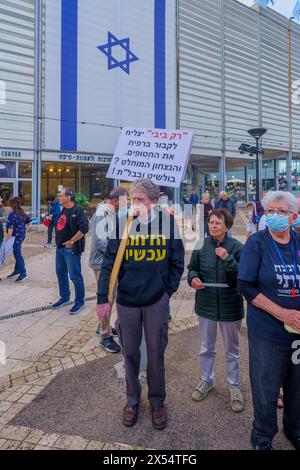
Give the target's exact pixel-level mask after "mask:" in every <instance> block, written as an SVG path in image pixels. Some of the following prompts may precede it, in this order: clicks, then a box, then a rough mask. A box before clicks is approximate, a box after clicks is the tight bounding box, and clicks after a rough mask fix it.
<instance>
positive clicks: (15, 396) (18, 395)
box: [7, 392, 22, 403]
mask: <svg viewBox="0 0 300 470" xmlns="http://www.w3.org/2000/svg"><path fill="white" fill-rule="evenodd" d="M21 397H22V393H17V392H14V393H11V394H10V395H9V396H8V397H7V401H10V402H12V403H13V402H17V401H18V400H19V399H20V398H21Z"/></svg>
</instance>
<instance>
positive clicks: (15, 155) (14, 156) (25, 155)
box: [0, 149, 33, 160]
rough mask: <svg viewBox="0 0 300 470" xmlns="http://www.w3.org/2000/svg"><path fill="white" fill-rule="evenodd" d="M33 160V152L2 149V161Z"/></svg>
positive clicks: (0, 157)
mask: <svg viewBox="0 0 300 470" xmlns="http://www.w3.org/2000/svg"><path fill="white" fill-rule="evenodd" d="M2 158H3V159H5V160H8V159H9V160H33V152H30V151H28V150H14V149H0V160H1V159H2Z"/></svg>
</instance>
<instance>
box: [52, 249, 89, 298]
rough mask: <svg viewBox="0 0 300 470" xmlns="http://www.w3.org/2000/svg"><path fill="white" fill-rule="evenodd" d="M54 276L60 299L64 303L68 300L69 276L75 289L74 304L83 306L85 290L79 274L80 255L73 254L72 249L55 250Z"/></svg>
mask: <svg viewBox="0 0 300 470" xmlns="http://www.w3.org/2000/svg"><path fill="white" fill-rule="evenodd" d="M56 275H57V279H58V286H59V294H60V297H61V299H62V300H64V301H65V302H68V301H69V300H70V296H71V292H70V286H69V276H70V279H71V281H72V282H73V284H74V288H75V304H76V305H84V296H85V290H84V281H83V277H82V274H81V255H76V254H74V253H73V251H72V248H57V249H56Z"/></svg>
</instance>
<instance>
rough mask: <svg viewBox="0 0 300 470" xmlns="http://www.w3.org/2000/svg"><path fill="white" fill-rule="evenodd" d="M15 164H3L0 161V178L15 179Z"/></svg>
mask: <svg viewBox="0 0 300 470" xmlns="http://www.w3.org/2000/svg"><path fill="white" fill-rule="evenodd" d="M15 177H16V164H15V162H5V161H3V160H0V178H15Z"/></svg>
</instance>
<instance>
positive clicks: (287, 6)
mask: <svg viewBox="0 0 300 470" xmlns="http://www.w3.org/2000/svg"><path fill="white" fill-rule="evenodd" d="M238 1H239V2H241V3H244V4H245V5H248V6H251V5H253V4H254V3H255V2H254V1H253V0H238ZM295 5H296V0H277V2H276V3H275V6H274V7H272V6H271V8H273V9H274V10H276V11H278V12H279V13H281V14H282V15H285V16H287V17H290V16H292V12H293V10H294V6H295Z"/></svg>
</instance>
